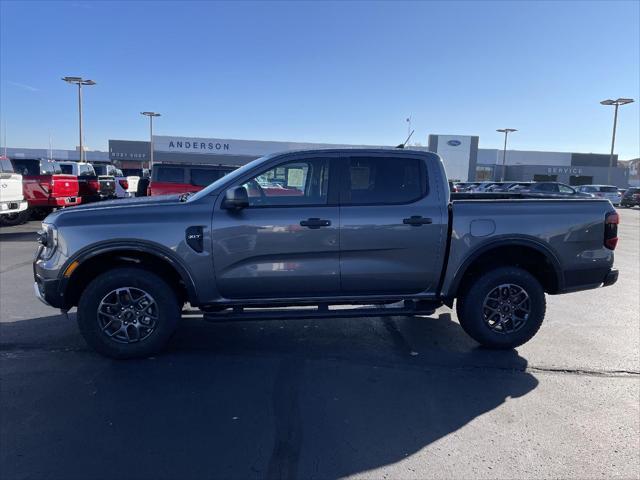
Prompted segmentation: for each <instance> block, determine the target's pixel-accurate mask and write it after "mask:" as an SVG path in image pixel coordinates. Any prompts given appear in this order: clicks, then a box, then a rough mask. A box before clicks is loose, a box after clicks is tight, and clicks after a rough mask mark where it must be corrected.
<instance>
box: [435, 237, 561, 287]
mask: <svg viewBox="0 0 640 480" xmlns="http://www.w3.org/2000/svg"><path fill="white" fill-rule="evenodd" d="M513 246H519V247H528V248H531V249H533V250H536V251H537V252H539V253H541V254H542V255H544V257H545V258H546V259H547V260H548V261H549V263H550V264H551V266H552V267H553V273H554V275H555V279H556V283H557V285H558V288H557V291H558V292H561V291H562V289H563V288H564V275H563V273H562V267H561V265H560V261H559V260H558V257H557V256H556V255H555V253H553V251H552V250H551V249H550V248H549V247H548V246H546V245H545V244H544V243H542V242H540V241H538V240H534V239H531V238H523V237H502V238H498V239H495V240H493V241H491V242H489V243H486V244H483V245H482V246H480V247H478V248H476V249H475V250H473V251H472V252H471V254H470V255H469V256H468V257H467V259H466V260H465V261H464V262H463V264H462V265H461V266H460V268H458V270H457V271H456V273H455V276H454V277H453V281H452V282H451V286H450V287H449V289H448V290H449V291H448V292H447V295H446V296H445V298H447V299H451V300H452V299H453V298H454V297H456V295H457V293H458V288H459V287H460V283H462V279H463V278H464V275H465V274H466V272H467V270H468V269H469V267H470V266H471V265H472V264H473V263H474V262H475V261H476V260H478V258H480V257H481V256H482V255H484V254H485V253H487V252H489V251H491V250H494V249H496V248H500V247H513Z"/></svg>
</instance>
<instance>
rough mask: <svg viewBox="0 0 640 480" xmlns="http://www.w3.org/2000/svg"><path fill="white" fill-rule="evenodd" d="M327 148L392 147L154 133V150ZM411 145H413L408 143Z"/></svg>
mask: <svg viewBox="0 0 640 480" xmlns="http://www.w3.org/2000/svg"><path fill="white" fill-rule="evenodd" d="M323 148H324V149H327V148H392V147H390V146H380V145H338V144H330V143H303V142H271V141H263V140H236V139H230V138H197V137H174V136H166V135H154V136H153V150H154V151H156V152H167V153H188V154H200V155H247V156H256V157H259V156H262V155H267V154H270V153H277V152H286V151H290V150H310V149H323ZM411 148H414V147H411Z"/></svg>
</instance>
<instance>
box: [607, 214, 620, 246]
mask: <svg viewBox="0 0 640 480" xmlns="http://www.w3.org/2000/svg"><path fill="white" fill-rule="evenodd" d="M619 223H620V217H619V216H618V214H617V213H616V212H609V213H607V216H606V217H605V219H604V246H605V247H607V248H608V249H609V250H615V249H616V245H618V224H619Z"/></svg>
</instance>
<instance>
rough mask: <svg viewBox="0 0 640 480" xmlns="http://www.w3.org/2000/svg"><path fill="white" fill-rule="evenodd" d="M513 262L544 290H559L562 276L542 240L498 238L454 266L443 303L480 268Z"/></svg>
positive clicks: (558, 265)
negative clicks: (456, 268) (460, 263)
mask: <svg viewBox="0 0 640 480" xmlns="http://www.w3.org/2000/svg"><path fill="white" fill-rule="evenodd" d="M499 266H515V267H520V268H523V269H524V270H527V271H528V272H529V273H531V274H532V275H533V276H534V277H536V279H538V281H540V283H541V284H542V287H543V288H544V291H545V292H547V293H551V294H555V293H559V292H560V291H562V288H563V285H564V277H563V275H562V268H561V266H560V262H559V260H558V258H557V256H556V255H555V254H554V253H553V252H552V251H551V250H550V249H549V248H548V247H547V246H546V245H544V244H542V243H541V242H538V241H536V240H531V239H528V238H520V237H516V238H501V239H499V240H495V241H493V242H490V243H487V244H485V245H482V246H481V247H479V248H477V249H476V250H474V251H472V253H471V254H470V255H469V257H468V258H467V259H466V260H465V262H464V263H463V264H462V265H461V266H460V268H459V269H458V270H457V272H456V274H455V276H454V278H453V281H452V282H451V286H450V287H449V289H448V292H447V294H446V295H445V303H446V304H448V305H452V304H453V299H454V298H455V297H457V296H459V295H460V294H461V293H463V291H464V289H465V286H466V285H467V284H468V282H469V281H470V280H472V279H473V278H474V276H476V275H478V274H479V273H482V272H483V271H486V270H484V268H488V267H499Z"/></svg>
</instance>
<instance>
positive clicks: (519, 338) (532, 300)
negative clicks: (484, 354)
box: [456, 267, 546, 349]
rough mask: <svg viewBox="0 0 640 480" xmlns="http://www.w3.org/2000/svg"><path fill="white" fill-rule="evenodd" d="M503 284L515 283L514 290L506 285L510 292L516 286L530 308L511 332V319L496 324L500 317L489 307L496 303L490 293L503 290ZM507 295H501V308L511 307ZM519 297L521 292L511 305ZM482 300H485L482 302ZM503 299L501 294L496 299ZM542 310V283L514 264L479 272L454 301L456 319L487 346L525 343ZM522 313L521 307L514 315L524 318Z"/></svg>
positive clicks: (512, 345) (544, 302)
mask: <svg viewBox="0 0 640 480" xmlns="http://www.w3.org/2000/svg"><path fill="white" fill-rule="evenodd" d="M506 285H513V286H514V288H513V289H509V288H508V287H507V290H509V291H518V290H517V288H515V287H519V288H520V289H522V291H523V292H525V293H526V295H528V299H529V301H528V303H527V304H526V306H527V307H528V310H529V312H528V314H527V315H526V320H525V321H524V322H523V323H522V324H521V325H520V326H519V328H517V329H515V330H514V331H509V327H513V325H515V324H511V323H509V322H510V320H507V323H505V324H504V327H502V326H500V325H498V326H497V327H496V320H497V322H498V323H499V322H500V316H499V315H497V316H496V315H495V314H494V310H492V309H491V308H493V307H495V306H496V305H498V304H499V302H498V301H494V300H493V297H489V295H490V294H492V293H495V292H496V289H498V292H500V291H505V287H504V286H506ZM500 287H501V289H502V290H500ZM507 298H511V297H507V296H505V297H504V299H505V300H504V305H503V306H502V308H504V309H505V310H508V309H510V308H511V309H512V303H507V300H506V299H507ZM519 298H524V296H523V295H522V293H520V297H518V299H516V300H515V301H513V304H515V303H517V302H519ZM485 300H487V301H488V303H485ZM502 300H503V298H502V297H500V298H499V301H502ZM509 302H511V300H509ZM499 310H500V311H502V310H501V309H499ZM545 310H546V301H545V296H544V289H543V288H542V285H541V284H540V282H539V281H538V280H537V279H536V278H535V277H534V276H533V275H531V274H530V273H529V272H527V271H526V270H523V269H521V268H517V267H499V268H496V269H494V270H490V271H488V272H486V273H484V274H482V275H481V276H479V277H478V278H477V279H475V280H474V281H473V282H472V283H471V284H470V285H467V286H466V287H465V291H464V292H463V293H462V296H461V297H460V298H458V300H457V301H456V312H457V314H458V320H459V321H460V325H461V326H462V328H463V329H464V331H465V332H466V333H467V334H468V335H469V336H471V337H472V338H473V339H474V340H476V341H477V342H478V343H480V344H482V345H484V346H486V347H490V348H500V349H509V348H515V347H518V346H520V345H522V344H523V343H526V342H528V341H529V340H530V339H531V338H532V337H533V336H534V335H535V334H536V333H537V332H538V330H539V329H540V326H541V325H542V321H543V319H544V315H545ZM523 312H524V310H519V311H518V312H517V313H516V314H515V315H514V318H515V316H521V317H525V315H524V313H523ZM511 314H512V313H511ZM492 315H493V316H492ZM508 316H510V314H508V313H506V312H505V317H507V318H509V317H508ZM501 328H502V331H501V330H500V329H501Z"/></svg>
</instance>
